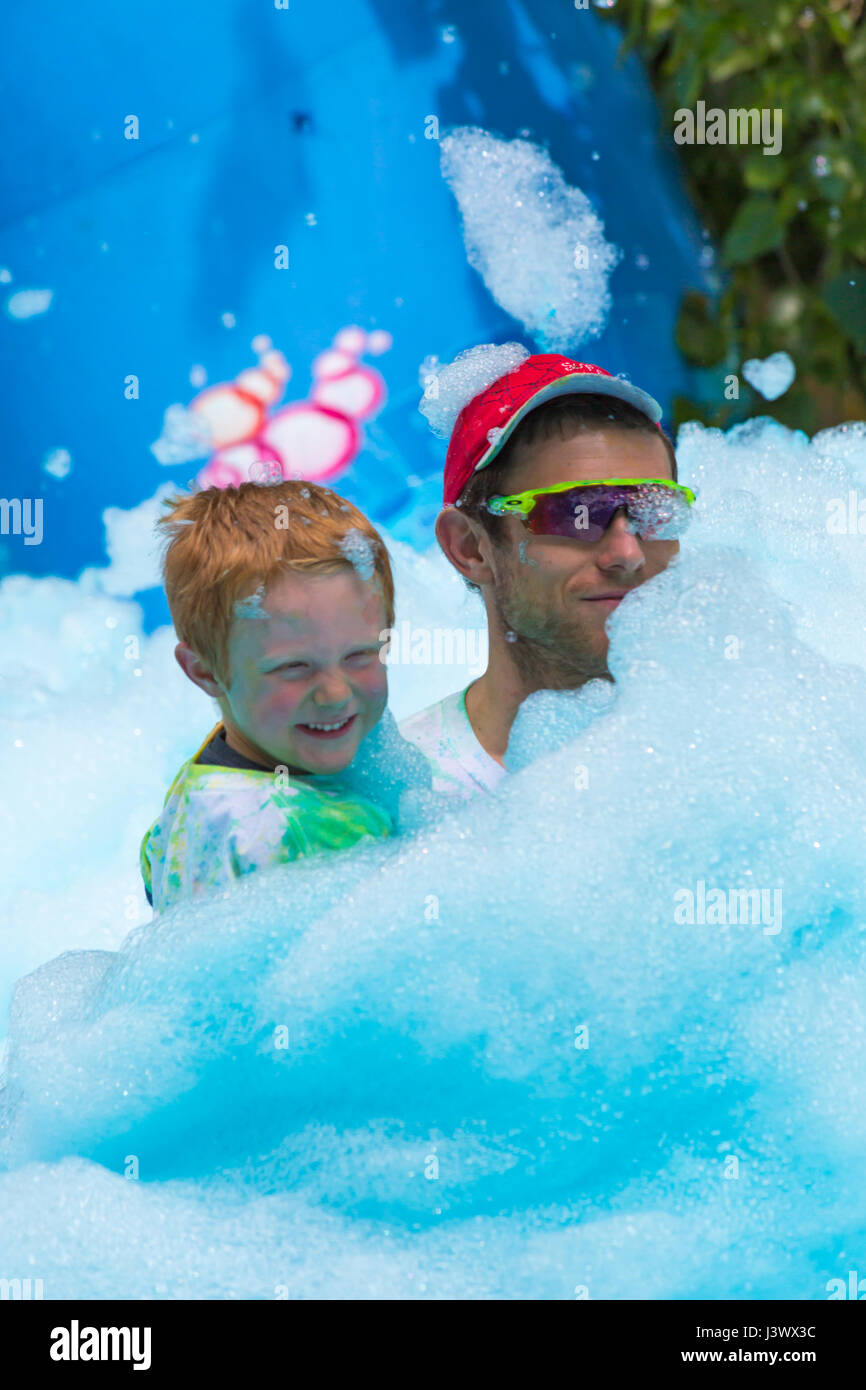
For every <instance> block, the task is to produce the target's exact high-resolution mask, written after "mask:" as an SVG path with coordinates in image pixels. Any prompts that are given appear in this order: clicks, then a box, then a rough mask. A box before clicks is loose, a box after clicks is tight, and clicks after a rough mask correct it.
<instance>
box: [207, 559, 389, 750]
mask: <svg viewBox="0 0 866 1390" xmlns="http://www.w3.org/2000/svg"><path fill="white" fill-rule="evenodd" d="M236 614H237V616H236V617H235V620H234V622H233V623H232V627H231V631H230V633H229V644H228V670H229V678H228V681H227V682H222V683H221V687H220V690H219V692H218V694H217V698H218V700H219V704H220V708H221V710H222V713H223V718H224V720H225V725H226V739H227V742H228V743H229V745H230V746H231V747H232V748H235V749H236V750H237V751H238V752H240V753H244V754H245V755H246V756H247V757H249V758H252V759H253V760H254V761H256V762H261V763H264V764H266V765H275V766H286V767H288V768H289V771H295V772H311V773H320V774H321V773H332V772H340V771H342V769H343V768H345V767H347V766H348V765H349V763H350V762H351V761H352V759H353V758H354V756H355V754H356V753H357V751H358V745H359V744H360V742H361V740H362V738H364V737H365V736H366V735H367V734H368V733H369V732H370V730H371V729H372V728H373V727H374V726H375V725H376V724H377V723H378V721H379V720H380V719H381V717H382V714H383V711H384V709H385V705H386V703H387V700H388V673H387V668H386V666H385V665H384V663H383V662H381V661H380V660H379V652H380V650H381V646H382V643H381V641H380V639H379V633H380V632H381V631H382V630H383V629H384V628H385V627H386V626H387V620H386V614H385V605H384V603H383V601H382V597H381V595H380V593H379V591H378V589H377V587H376V585H375V583H367V582H365V581H364V580H362V579H361V578H360V576H359V575H358V574H357V573H356V572H355V570H353V569H351V568H349V567H348V566H347V567H346V568H345V569H343V568H341V569H339V570H336V571H333V572H330V573H328V572H326V573H318V574H316V573H309V574H303V573H300V572H298V571H287V572H286V573H285V574H283V575H280V577H279V578H277V579H275V580H273V581H272V582H271V583H270V584H269V585H268V587H267V590H266V591H265V593H264V594H263V595H262V596H261V597H260V598H258V599H255V598H254V599H252V600H243V601H242V602H241V603H240V604H239V605H238V607H237V609H236ZM246 614H249V616H246ZM323 725H324V726H326V727H324V728H323V727H322V726H323Z"/></svg>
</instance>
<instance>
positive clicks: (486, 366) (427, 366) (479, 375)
mask: <svg viewBox="0 0 866 1390" xmlns="http://www.w3.org/2000/svg"><path fill="white" fill-rule="evenodd" d="M528 356H529V351H528V349H527V348H525V347H524V346H523V344H522V343H481V344H480V345H479V346H478V347H472V348H465V349H464V351H463V352H458V354H457V356H456V357H455V358H454V361H453V362H449V363H448V364H447V365H446V366H444V367H443V366H441V365H440V364H439V361H438V358H428V359H427V361H426V362H425V363H424V364H423V365H422V367H421V383H422V385H423V386H424V395H423V396H422V398H421V403H420V405H419V407H418V409H419V410H420V411H421V414H422V415H423V416H424V418H425V419H426V421H427V423H428V425H429V426H430V428H431V430H432V431H433V433H434V434H437V435H438V436H439V437H440V439H447V438H448V436H449V435H450V433H451V431H452V429H453V428H454V422H455V420H456V419H457V416H458V415H459V414H460V412H461V410H462V409H463V407H464V406H466V405H468V404H469V402H470V401H471V400H472V399H473V397H474V396H477V395H479V394H480V392H482V391H485V390H486V389H487V387H488V386H492V385H493V383H494V381H497V380H498V379H499V377H501V376H504V375H505V373H506V372H510V371H513V369H514V368H515V367H519V366H520V363H521V362H525V361H526V358H527V357H528Z"/></svg>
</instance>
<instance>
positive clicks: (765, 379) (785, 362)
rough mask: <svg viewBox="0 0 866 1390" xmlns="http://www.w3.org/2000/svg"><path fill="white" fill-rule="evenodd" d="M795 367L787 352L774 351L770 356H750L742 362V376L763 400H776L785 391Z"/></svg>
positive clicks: (794, 372)
mask: <svg viewBox="0 0 866 1390" xmlns="http://www.w3.org/2000/svg"><path fill="white" fill-rule="evenodd" d="M796 375H797V369H796V367H795V366H794V363H793V362H792V361H791V359H790V357H789V356H788V354H787V352H774V353H773V354H772V355H771V356H770V357H764V358H761V357H750V358H749V360H748V362H744V363H743V376H744V377H745V378H746V381H747V382H748V383H749V385H750V386H754V388H755V390H756V391H757V392H758V393H759V394H760V395H762V396H763V397H764V400H765V401H775V400H778V398H779V396H783V395H784V394H785V392H786V391H787V389H788V387H789V386H790V385H791V382H792V381H793V380H794V377H795V376H796Z"/></svg>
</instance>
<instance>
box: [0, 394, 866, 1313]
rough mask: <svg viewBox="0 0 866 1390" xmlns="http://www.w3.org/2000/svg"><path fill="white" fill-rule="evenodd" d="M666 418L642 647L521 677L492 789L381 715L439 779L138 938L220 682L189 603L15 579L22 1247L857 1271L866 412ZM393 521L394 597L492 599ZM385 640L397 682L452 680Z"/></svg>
mask: <svg viewBox="0 0 866 1390" xmlns="http://www.w3.org/2000/svg"><path fill="white" fill-rule="evenodd" d="M679 455H680V461H681V474H682V477H683V480H684V481H685V482H687V483H689V485H690V486H695V487H697V489H698V492H699V498H698V509H697V512H696V515H695V518H694V521H693V525H692V527H691V529H690V531H689V533H688V535H687V537H686V539H685V541H684V543H683V548H682V553H681V555H680V557H679V559H678V560H677V561H676V562H675V563H674V564H673V565H672V566H671V567H670V568H669V569H668V570H667V571H666V572H665V573H664V574H663V575H661V576H659V577H658V578H657V579H656V580H654V581H653V582H652V583H650V584H648V585H646V586H645V587H643V588H641V589H640V590H638V591H636V592H635V593H634V594H632V595H630V596H629V598H628V599H626V600H625V601H624V602H623V603H622V604H621V605H620V607H619V608H618V609H617V610H616V612H615V613H614V614H613V615H612V617H611V619H610V632H611V666H612V670H613V674H614V676H615V684H614V685H612V684H610V683H608V682H600V681H596V682H592V683H591V684H589V685H588V686H586V687H585V688H584V689H583V690H581V691H579V692H540V693H539V694H538V695H536V696H533V697H532V698H530V699H529V700H528V701H526V702H525V704H524V706H523V707H522V708H521V711H520V714H519V716H518V720H517V723H516V725H515V728H514V731H513V735H512V739H511V743H510V747H509V754H508V762H509V767H510V768H511V769H512V776H511V777H510V778H509V779H507V780H506V782H505V783H504V784H503V787H502V789H501V791H500V792H498V793H497V794H496V795H495V796H492V797H489V798H484V799H481V800H478V801H476V802H473V803H469V804H468V805H459V806H457V807H454V808H452V809H451V810H450V812H448V813H444V812H443V813H442V814H440V815H438V816H436V817H435V818H432V819H431V814H430V811H431V804H430V802H429V800H428V799H427V793H426V792H425V790H424V787H423V778H421V776H420V772H419V769H418V766H417V765H413V764H412V760H411V758H410V759H409V760H408V762H406V761H405V760H404V756H403V755H401V754H400V753H399V745H397V744H396V743H395V742H394V730H393V725H392V724H391V723H390V722H388V721H385V722H383V725H382V726H381V728H380V729H379V730H378V731H377V734H376V737H375V738H371V740H370V741H369V746H368V747H367V748H366V749H365V756H364V758H362V759H361V760H359V765H358V768H357V769H356V771H357V773H358V776H359V777H361V776H363V775H365V774H366V775H367V777H368V778H370V779H372V780H370V781H369V782H368V786H370V787H372V786H373V785H374V784H376V783H378V784H379V785H380V786H381V785H384V786H385V787H386V790H387V794H388V795H389V796H392V797H393V798H394V800H395V804H396V805H397V807H398V810H401V811H402V810H403V809H404V808H406V807H407V806H408V807H409V811H410V814H409V815H402V816H401V818H400V825H401V833H399V834H398V835H397V836H395V837H394V838H393V839H391V840H389V841H384V842H376V843H371V844H367V845H362V846H358V847H356V849H354V850H352V851H350V852H349V853H347V854H344V855H340V856H336V857H333V858H331V859H328V860H321V861H318V862H314V861H307V862H305V863H304V862H302V863H299V864H297V865H293V866H291V868H290V869H288V870H277V871H274V872H271V873H267V874H261V875H259V876H254V877H253V878H251V879H249V880H246V881H243V882H241V883H240V884H239V885H238V886H237V888H236V889H235V890H234V891H232V892H229V893H227V894H226V895H224V896H216V897H214V898H213V899H210V900H206V901H203V902H201V903H198V904H193V905H186V906H182V907H179V908H178V909H176V910H175V911H173V912H169V913H167V914H165V916H164V917H162V918H161V919H160V920H159V921H158V922H157V923H155V924H151V923H147V922H146V921H144V920H141V921H140V923H139V925H138V926H137V927H136V928H135V930H134V931H133V932H132V934H131V935H130V936H128V937H127V938H126V940H124V941H123V944H122V945H120V942H121V938H122V937H123V936H124V933H125V930H126V928H127V927H128V925H129V923H126V922H125V921H124V920H123V916H122V911H123V909H122V903H123V896H122V888H121V887H120V886H119V885H120V884H121V882H122V876H123V875H124V874H126V873H129V872H132V871H133V870H132V865H133V862H134V853H135V848H136V844H135V842H136V837H137V834H138V833H140V831H141V830H142V829H143V828H144V827H145V825H146V824H147V823H148V817H151V818H152V816H153V815H154V814H155V813H156V811H157V810H158V806H159V802H160V800H161V797H162V794H163V793H164V790H165V787H166V785H167V781H168V778H169V776H170V775H171V773H173V772H174V771H175V770H176V767H177V765H178V763H179V762H180V761H181V757H180V756H179V755H180V754H181V753H182V754H183V755H184V756H186V755H187V753H188V751H189V749H190V747H191V746H194V745H195V742H196V741H200V738H201V725H202V720H203V718H204V717H205V716H206V707H205V706H204V704H203V699H204V697H202V696H201V694H200V692H197V691H195V690H194V688H193V687H192V686H185V685H184V682H183V680H182V677H181V676H180V673H179V672H177V673H176V676H175V678H174V679H172V678H171V677H170V671H171V635H170V634H169V633H167V632H162V633H158V634H155V635H154V637H152V638H150V639H142V641H143V651H142V659H141V662H140V665H141V667H142V669H143V672H144V673H145V674H143V676H142V677H141V678H135V677H134V676H133V675H132V673H131V671H127V670H126V667H125V666H124V664H123V661H122V659H121V658H120V657H119V655H118V651H117V648H116V646H115V645H114V643H115V642H116V641H117V637H114V636H112V634H113V633H114V634H117V633H118V626H119V628H120V632H121V633H122V632H124V631H132V629H133V627H134V623H135V621H136V614H137V609H136V605H135V604H133V603H130V602H121V600H119V599H118V598H115V597H111V596H109V595H106V594H98V593H94V592H92V591H87V590H84V589H82V586H76V585H72V584H63V583H61V581H56V580H41V581H36V580H22V579H20V578H18V579H9V580H6V581H5V582H4V584H3V585H2V588H0V597H2V600H3V609H2V611H3V613H4V632H3V635H4V638H5V639H6V640H4V642H3V643H2V644H0V661H2V671H3V674H4V677H5V680H4V683H3V685H2V686H0V692H2V694H0V702H2V709H3V713H4V715H5V716H6V723H7V725H8V727H9V731H10V735H11V736H12V737H13V738H14V737H19V738H24V740H25V748H26V761H25V763H24V764H23V766H22V767H21V768H20V769H19V770H18V772H17V773H13V772H12V771H11V770H10V776H9V778H7V780H8V781H9V783H10V785H11V787H12V795H11V797H10V804H11V806H12V807H13V808H14V815H10V816H9V817H8V819H7V822H6V824H5V826H4V832H5V833H4V835H3V836H2V839H0V846H2V854H3V860H4V862H3V864H2V869H3V872H4V882H5V881H7V879H6V875H7V873H8V875H9V879H8V881H9V886H10V890H11V891H10V896H11V913H10V920H9V923H8V925H7V928H6V931H5V932H4V940H5V941H6V942H7V943H8V945H7V949H6V952H5V954H6V972H7V973H6V979H7V981H8V980H9V978H10V975H11V974H12V973H17V974H19V975H20V974H23V973H24V971H25V970H27V969H30V970H32V969H33V968H34V967H36V966H39V969H38V970H37V971H36V973H34V974H31V975H30V976H29V977H28V978H26V979H24V980H23V981H22V982H21V983H20V985H19V987H18V991H17V994H16V999H15V1005H14V1009H13V1011H12V1015H11V1018H10V1029H9V1058H8V1072H7V1085H6V1090H5V1093H4V1097H5V1098H4V1103H3V1104H4V1114H5V1121H4V1125H3V1130H2V1162H3V1165H4V1167H5V1171H4V1172H3V1173H2V1175H0V1202H2V1205H3V1210H4V1212H5V1213H6V1216H5V1217H4V1222H3V1223H2V1228H0V1271H2V1273H3V1275H4V1277H10V1278H11V1277H15V1276H16V1275H22V1276H23V1275H25V1274H29V1275H32V1276H34V1277H41V1278H43V1280H44V1281H45V1294H46V1297H129V1298H141V1297H163V1298H170V1297H208V1298H215V1297H220V1298H237V1297H254V1298H280V1297H337V1298H339V1297H352V1298H358V1297H375V1298H425V1299H426V1298H454V1297H470V1298H481V1297H484V1298H491V1297H515V1298H557V1299H572V1298H575V1297H582V1296H583V1294H584V1292H586V1293H588V1296H589V1297H590V1298H635V1297H638V1298H700V1297H709V1298H718V1299H729V1298H738V1297H742V1298H752V1299H755V1298H771V1297H780V1298H795V1299H812V1298H824V1297H826V1296H827V1282H828V1280H829V1279H830V1278H833V1277H837V1276H838V1277H843V1278H846V1277H847V1271H848V1269H849V1268H853V1267H855V1266H856V1263H857V1260H858V1258H859V1255H858V1252H859V1251H860V1250H861V1249H862V1231H863V1229H864V1227H866V1182H864V1178H863V1173H862V1151H863V1144H864V1140H866V1121H864V1115H866V1105H864V1099H866V1097H864V1086H866V1083H864V1080H863V1078H864V1076H866V1065H864V1064H866V1009H864V1000H863V989H862V978H863V974H862V972H863V966H864V963H866V962H864V943H866V934H864V927H866V874H864V862H863V861H864V852H863V832H862V827H863V824H864V816H866V729H864V725H863V720H862V710H863V708H864V702H866V643H864V641H863V637H864V618H863V614H864V612H866V592H864V590H866V579H864V574H866V568H864V566H863V563H862V553H863V551H862V548H863V544H864V537H863V535H862V534H858V533H856V532H854V533H850V532H849V533H846V534H839V533H836V532H833V531H832V530H830V529H828V525H827V518H828V515H829V514H830V513H829V504H831V503H832V502H833V499H834V498H837V497H841V498H847V497H848V496H849V494H850V493H851V492H852V491H853V492H855V493H856V494H858V495H860V494H862V491H863V487H864V481H866V427H864V426H859V425H858V426H854V427H848V428H841V429H839V430H833V431H825V432H824V433H823V434H821V435H819V436H818V437H817V438H816V439H815V441H813V442H812V443H811V444H810V443H809V441H808V440H806V439H805V438H804V437H803V436H802V435H799V434H797V433H793V432H790V431H787V430H784V429H783V428H782V427H781V426H778V425H776V424H775V423H774V422H770V421H764V422H758V423H751V424H750V425H749V426H747V427H743V428H741V429H739V430H736V431H733V432H732V433H731V434H730V435H728V436H727V437H726V436H724V435H722V434H721V433H720V432H718V431H712V430H706V429H703V428H702V427H700V426H697V425H693V426H690V427H688V428H687V429H686V430H685V431H684V432H683V434H682V436H681V440H680V450H679ZM389 548H390V549H391V550H392V554H393V555H394V557H395V568H396V572H397V593H398V600H400V601H401V602H402V604H403V610H402V611H403V614H404V615H405V616H406V617H408V618H410V619H411V620H412V621H413V622H414V623H415V624H421V623H424V622H429V621H430V619H431V616H436V617H437V618H438V620H439V621H440V622H441V621H444V620H446V615H448V616H451V617H452V620H453V619H454V618H455V617H457V616H458V615H460V614H462V615H463V620H464V621H467V620H468V616H469V614H470V609H469V608H468V607H462V606H461V605H462V604H463V600H462V599H459V593H460V586H459V581H455V583H456V589H453V588H451V587H449V586H448V585H447V584H446V583H445V582H444V574H445V571H444V570H443V569H441V568H440V567H439V566H438V564H437V562H436V561H435V560H434V557H433V556H432V555H431V556H428V557H415V558H414V560H413V557H412V556H411V555H409V554H408V553H405V552H404V551H403V550H402V549H401V548H400V547H399V546H394V545H393V543H392V542H389ZM443 564H444V562H443ZM401 587H402V588H403V595H402V599H401ZM458 600H459V601H458ZM471 611H472V612H475V610H471ZM107 617H110V618H113V619H115V620H116V623H117V625H118V626H115V627H114V628H107V627H106V625H105V624H106V618H107ZM88 648H89V649H90V650H89V651H88V650H87V649H88ZM14 652H26V653H27V656H26V665H20V666H19V667H18V669H17V670H16V669H15V665H14V663H15V661H16V658H15V657H14V656H13V653H14ZM17 660H18V661H19V662H20V661H21V660H22V659H21V658H20V657H18V658H17ZM389 674H391V675H392V676H393V680H394V689H395V690H398V691H399V692H400V698H401V699H402V700H403V701H404V702H405V704H406V705H407V706H408V705H411V704H413V703H414V704H415V705H416V706H420V705H421V704H423V703H425V702H426V701H428V700H429V699H432V698H434V697H435V694H437V693H438V691H437V690H436V689H435V682H436V681H438V680H440V679H441V680H442V681H443V682H444V681H445V680H446V679H450V688H452V689H453V688H456V687H457V686H458V685H459V683H460V677H459V675H458V674H457V673H455V672H454V671H450V672H449V671H448V670H443V671H438V670H437V669H436V668H433V667H431V668H427V669H425V670H413V669H412V668H407V669H406V670H403V668H400V667H396V668H394V669H393V671H392V672H391V673H389ZM404 678H405V680H406V682H407V683H406V684H405V686H404V685H402V684H401V683H402V681H403V680H404ZM36 692H39V694H38V695H37V693H36ZM442 693H444V691H443V692H442ZM133 719H135V720H136V721H138V727H141V728H142V729H143V731H144V734H145V739H144V743H143V745H142V744H140V743H139V742H138V739H137V738H135V737H134V736H133V735H132V734H131V729H130V725H131V721H132V720H133ZM61 742H62V744H63V747H64V748H65V749H68V750H71V751H70V752H69V754H68V760H67V761H64V760H58V759H57V757H56V755H55V750H56V748H57V747H58V746H60V743H61ZM366 742H367V741H365V743H366ZM17 751H20V750H17ZM12 753H13V749H11V748H8V747H7V762H8V761H9V758H10V757H11V756H12ZM91 791H92V792H93V793H94V799H93V800H90V798H89V793H90V792H91ZM701 882H703V883H704V884H705V885H706V886H707V887H708V888H713V887H718V888H721V889H722V890H724V891H726V892H728V891H731V890H738V889H749V888H757V889H762V888H765V889H768V890H772V891H775V890H778V891H780V892H781V894H782V918H781V930H780V931H778V932H776V933H774V934H768V933H767V932H766V931H765V930H763V925H762V923H761V922H760V921H757V920H756V921H753V922H749V921H746V922H742V923H739V922H737V923H732V922H726V923H721V924H720V923H713V922H711V921H710V920H707V921H696V922H695V923H694V924H692V925H689V924H687V923H683V922H682V921H677V919H676V916H675V911H676V901H677V894H678V893H680V892H682V891H683V890H689V891H691V890H694V889H696V887H697V885H698V884H699V883H701ZM118 946H120V949H114V948H116V947H118ZM74 947H79V948H80V947H89V948H90V950H83V951H82V950H78V951H77V952H74V951H73V952H70V951H69V948H74ZM64 950H65V951H66V954H59V953H61V952H63V951H64ZM50 957H54V959H49V958H50ZM40 962H45V964H40ZM16 967H17V968H16ZM584 1043H588V1046H584ZM283 1044H285V1045H283ZM136 1165H137V1179H134V1178H131V1177H127V1176H124V1174H125V1173H127V1172H128V1171H130V1170H135V1168H136ZM734 1174H736V1175H735V1176H734Z"/></svg>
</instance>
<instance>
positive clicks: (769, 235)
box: [722, 193, 784, 265]
mask: <svg viewBox="0 0 866 1390" xmlns="http://www.w3.org/2000/svg"><path fill="white" fill-rule="evenodd" d="M783 235H784V227H783V225H782V221H781V219H780V217H779V211H778V208H777V207H776V203H775V201H774V199H772V198H770V197H768V196H767V195H766V194H763V193H753V194H752V195H751V197H749V198H747V199H746V201H745V202H744V203H741V204H740V206H739V208H738V209H737V215H736V217H735V218H734V220H733V222H732V223H731V225H730V227H729V228H728V231H727V235H726V236H725V240H724V242H723V244H722V260H723V261H724V263H725V265H742V263H743V262H744V261H751V260H754V259H755V257H756V256H762V255H763V254H764V252H765V251H772V250H773V248H774V247H776V246H778V245H779V244H780V242H781V240H782V237H783Z"/></svg>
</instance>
